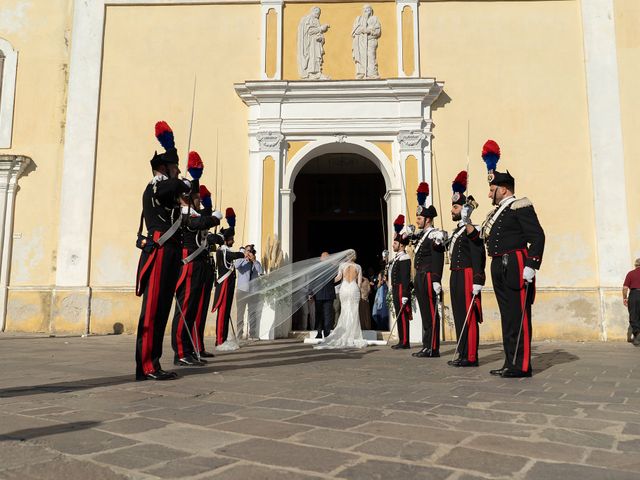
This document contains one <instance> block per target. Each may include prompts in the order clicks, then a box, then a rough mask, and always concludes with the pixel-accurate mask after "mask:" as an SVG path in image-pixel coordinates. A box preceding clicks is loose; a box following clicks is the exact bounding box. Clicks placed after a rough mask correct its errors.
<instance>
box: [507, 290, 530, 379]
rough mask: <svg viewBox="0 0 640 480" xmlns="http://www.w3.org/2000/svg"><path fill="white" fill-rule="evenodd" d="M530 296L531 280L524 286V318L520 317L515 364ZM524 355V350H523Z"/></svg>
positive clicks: (514, 357)
mask: <svg viewBox="0 0 640 480" xmlns="http://www.w3.org/2000/svg"><path fill="white" fill-rule="evenodd" d="M528 298H529V282H525V287H524V305H522V318H521V319H520V331H518V340H517V341H516V351H515V352H514V354H513V361H512V362H511V364H512V365H514V366H515V364H516V358H517V357H518V348H519V347H520V336H521V335H522V325H523V324H524V316H525V315H526V313H527V299H528ZM523 355H524V352H523Z"/></svg>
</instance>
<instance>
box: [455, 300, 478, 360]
mask: <svg viewBox="0 0 640 480" xmlns="http://www.w3.org/2000/svg"><path fill="white" fill-rule="evenodd" d="M475 301H476V294H475V293H474V294H473V297H471V305H469V310H467V315H466V316H465V317H464V324H463V325H462V330H461V331H460V336H459V337H458V343H457V344H456V349H455V351H454V352H453V357H451V361H453V360H455V358H456V355H457V354H458V348H459V347H460V340H462V336H463V335H464V329H465V327H466V326H467V322H468V321H469V315H471V310H472V309H473V302H475Z"/></svg>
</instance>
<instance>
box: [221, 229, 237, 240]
mask: <svg viewBox="0 0 640 480" xmlns="http://www.w3.org/2000/svg"><path fill="white" fill-rule="evenodd" d="M221 233H222V236H223V237H224V239H225V240H229V239H230V238H231V237H233V236H235V234H236V229H235V228H233V227H229V228H225V229H223V230H222V232H221Z"/></svg>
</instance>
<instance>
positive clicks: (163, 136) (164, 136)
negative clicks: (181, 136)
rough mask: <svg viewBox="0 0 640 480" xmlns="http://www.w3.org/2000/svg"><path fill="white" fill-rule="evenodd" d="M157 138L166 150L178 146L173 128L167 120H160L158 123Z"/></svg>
mask: <svg viewBox="0 0 640 480" xmlns="http://www.w3.org/2000/svg"><path fill="white" fill-rule="evenodd" d="M156 138H157V139H158V141H159V142H160V145H162V148H164V149H165V150H171V149H173V148H176V143H175V140H174V139H173V130H171V127H170V126H169V124H168V123H167V122H165V121H160V122H157V123H156Z"/></svg>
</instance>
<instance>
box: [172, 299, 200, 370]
mask: <svg viewBox="0 0 640 480" xmlns="http://www.w3.org/2000/svg"><path fill="white" fill-rule="evenodd" d="M176 307H177V309H178V312H180V317H181V318H182V323H184V326H185V328H186V329H187V335H188V336H189V341H190V342H191V346H192V347H193V351H194V352H195V354H196V358H197V359H198V361H199V362H200V361H201V360H200V351H199V349H198V348H196V346H195V344H194V343H193V337H192V336H191V332H190V331H189V325H187V319H186V318H184V313H183V312H182V307H181V306H180V301H179V300H178V296H177V295H176Z"/></svg>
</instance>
